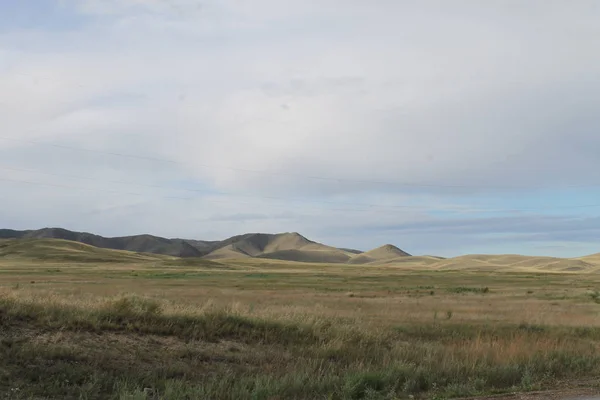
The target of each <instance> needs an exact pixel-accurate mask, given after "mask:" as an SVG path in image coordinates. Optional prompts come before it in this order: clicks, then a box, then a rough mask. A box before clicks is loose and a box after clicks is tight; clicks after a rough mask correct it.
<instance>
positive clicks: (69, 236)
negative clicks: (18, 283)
mask: <svg viewBox="0 0 600 400" xmlns="http://www.w3.org/2000/svg"><path fill="white" fill-rule="evenodd" d="M0 238H3V239H13V238H14V239H63V240H71V241H73V242H80V243H85V244H89V245H91V246H95V247H100V248H104V249H114V250H127V251H133V252H139V253H155V254H164V255H170V256H175V257H202V256H203V255H205V254H207V253H208V252H203V251H202V250H200V249H198V248H197V247H195V246H193V245H191V244H190V243H188V242H187V241H185V240H182V239H165V238H161V237H157V236H151V235H137V236H125V237H116V238H105V237H102V236H98V235H94V234H91V233H87V232H73V231H69V230H66V229H62V228H44V229H39V230H35V231H14V230H10V229H2V230H0ZM211 250H212V249H211Z"/></svg>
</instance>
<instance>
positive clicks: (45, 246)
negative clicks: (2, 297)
mask: <svg viewBox="0 0 600 400" xmlns="http://www.w3.org/2000/svg"><path fill="white" fill-rule="evenodd" d="M0 258H4V259H29V260H44V261H60V262H65V261H72V262H145V261H162V260H170V259H173V257H169V256H163V255H158V254H141V253H134V252H130V251H124V250H111V249H102V248H99V247H94V246H91V245H88V244H84V243H79V242H74V241H69V240H63V239H4V240H0Z"/></svg>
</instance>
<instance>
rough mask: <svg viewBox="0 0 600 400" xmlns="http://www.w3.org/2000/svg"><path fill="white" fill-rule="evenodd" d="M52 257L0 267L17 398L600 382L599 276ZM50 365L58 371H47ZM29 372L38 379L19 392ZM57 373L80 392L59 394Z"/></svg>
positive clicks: (488, 388) (440, 392)
mask: <svg viewBox="0 0 600 400" xmlns="http://www.w3.org/2000/svg"><path fill="white" fill-rule="evenodd" d="M37 249H38V250H39V248H37ZM84 250H85V249H84ZM36 251H37V250H36ZM44 251H46V250H44ZM53 251H57V252H58V253H53V254H54V256H55V257H54V256H53V257H51V258H50V259H48V260H46V261H43V260H40V259H39V258H38V257H37V256H36V257H34V258H28V257H27V256H26V255H25V254H20V255H19V256H18V257H17V256H14V257H3V258H0V322H2V321H4V322H2V323H3V324H4V325H3V326H4V328H5V329H4V330H3V332H2V333H0V352H3V353H2V354H0V355H4V356H5V357H4V358H3V360H4V361H3V362H4V364H2V363H1V362H0V370H2V368H5V370H6V371H9V372H8V374H9V376H10V377H11V379H13V380H15V379H16V380H17V381H20V382H21V384H20V386H19V387H20V388H21V389H22V390H24V388H25V386H23V385H29V387H30V390H29V391H28V392H27V393H26V394H27V395H34V396H35V395H39V391H42V390H43V391H46V392H47V393H46V395H48V393H53V396H54V397H51V398H66V397H69V396H71V397H73V398H79V397H81V396H83V395H82V393H87V394H85V396H83V398H115V399H117V398H142V397H135V396H138V395H139V393H140V391H141V390H142V389H143V388H144V387H146V386H151V387H152V388H153V390H156V391H158V392H159V393H161V394H162V395H163V396H165V397H166V398H170V399H184V398H203V397H202V396H204V398H223V399H229V398H232V399H233V398H236V399H237V398H241V399H243V398H256V399H270V398H302V399H305V398H306V399H309V398H310V399H312V398H335V399H345V398H365V399H367V398H368V399H394V398H402V397H405V396H408V395H409V394H412V395H416V396H419V395H421V396H424V397H432V396H436V397H437V398H445V397H452V396H466V395H474V394H480V393H486V392H494V391H506V390H529V389H536V388H537V389H539V388H544V387H549V386H552V385H557V384H558V382H560V381H559V380H560V379H565V378H572V377H577V378H578V379H579V378H580V377H588V378H589V377H594V376H598V373H600V369H599V368H598V366H599V365H600V304H598V302H597V300H598V297H597V296H598V295H597V290H599V289H600V275H596V274H593V273H589V272H588V271H586V272H585V273H575V272H573V271H566V272H565V271H561V272H560V273H556V272H548V271H546V272H543V271H542V270H541V269H539V268H538V269H536V268H533V267H531V266H530V265H529V264H527V266H526V267H518V268H517V267H514V268H513V267H511V268H500V269H494V268H485V269H482V270H479V271H471V270H469V268H470V267H469V268H466V269H464V270H453V269H446V268H437V267H436V268H432V267H431V265H432V263H433V265H435V264H438V263H439V264H444V265H447V262H448V260H436V259H433V258H416V259H413V260H412V263H411V261H406V262H403V263H399V264H395V263H393V262H392V263H390V264H385V265H368V266H353V265H340V264H330V265H327V264H325V265H324V264H303V263H293V262H281V261H275V260H261V259H252V258H249V259H239V260H227V261H224V262H222V263H200V262H198V263H196V261H193V260H192V261H190V260H177V259H173V258H164V259H161V258H145V257H146V256H143V255H142V256H140V257H139V258H132V257H133V256H132V255H130V254H128V255H126V257H124V258H123V259H122V262H115V260H114V259H113V255H114V254H112V253H111V254H107V253H103V256H104V257H107V260H111V261H110V262H108V261H107V262H97V261H90V259H89V257H88V256H87V255H86V254H81V248H77V249H72V250H69V249H68V248H66V249H65V247H64V246H58V248H54V249H53ZM65 251H66V252H67V253H68V257H66V258H64V259H63V260H61V259H60V257H59V256H60V254H63V253H61V252H65ZM84 253H85V251H84ZM74 254H77V255H78V256H79V257H81V259H80V260H79V261H77V260H75V259H74V258H73V257H72V256H73V255H74ZM404 259H406V260H410V259H411V257H405V258H404ZM530 260H531V259H530V258H522V257H520V256H495V257H490V256H474V257H472V259H470V258H467V259H466V261H465V263H467V264H468V263H475V264H485V265H496V266H499V265H504V267H506V265H509V266H513V265H516V264H523V261H527V262H528V261H530ZM453 262H456V259H455V260H454V261H453ZM536 262H537V261H536ZM543 262H548V259H544V260H543ZM425 263H427V264H429V265H430V266H429V267H427V268H425V267H423V264H425ZM469 265H471V264H469ZM194 327H196V328H194ZM17 337H22V338H24V339H23V340H24V341H23V342H19V341H16V342H15V340H17V339H15V338H17ZM4 342H7V343H11V345H10V346H11V347H2V346H3V345H1V343H4ZM103 349H104V350H103ZM105 349H112V350H110V351H108V352H107V351H106V350H105ZM166 349H168V351H165V350H166ZM0 358H2V357H0ZM11 360H12V361H11ZM49 360H50V361H49ZM57 360H58V361H57ZM50 362H51V363H54V364H52V365H55V364H56V363H58V364H56V365H59V366H60V368H59V367H56V368H58V369H57V370H56V371H54V370H50V372H48V369H47V368H46V367H44V365H47V364H44V363H50ZM20 363H22V365H21V364H20ZM40 363H42V364H40ZM26 366H30V367H31V366H36V368H37V367H39V368H42V369H43V367H44V368H46V375H45V376H47V379H45V380H42V382H41V383H37V384H32V383H31V381H27V380H23V379H25V378H23V376H25V377H27V376H29V375H27V374H26V373H25V372H24V369H23V368H25V367H26ZM165 368H166V369H165ZM113 370H114V371H119V374H121V375H122V376H126V377H128V378H127V379H128V381H127V382H123V381H122V380H120V378H118V377H117V376H116V375H114V376H113V375H111V373H109V372H108V371H113ZM52 371H54V372H52ZM57 374H63V375H64V374H67V375H69V376H71V378H70V379H69V381H72V380H73V379H75V380H80V381H81V382H80V383H78V384H77V385H66V386H65V385H64V384H61V385H58V386H56V385H55V381H54V380H53V379H57V378H56V377H57V376H58V375H57ZM90 374H91V375H92V376H97V377H98V379H100V377H101V378H102V381H103V382H104V381H106V382H108V383H110V385H109V384H108V383H107V384H100V383H94V382H96V381H93V382H92V381H89V380H88V379H87V378H85V376H88V375H90ZM121 375H119V376H121ZM211 377H213V378H215V377H216V380H214V379H213V378H211ZM2 382H3V381H2V378H1V376H0V388H2V387H3V386H2V385H3V384H2ZM27 382H29V383H27ZM78 382H79V381H78ZM219 382H221V383H219ZM225 384H227V385H229V386H227V388H225V387H224V386H223V385H225ZM4 387H5V386H4ZM86 388H87V389H86ZM86 390H88V392H85V391H86ZM23 393H25V391H24V392H23ZM167 394H168V396H167ZM86 396H87V397H86ZM111 396H112V397H111ZM127 396H134V397H127ZM169 396H170V397H169ZM194 396H196V397H194ZM198 396H200V397H198ZM24 398H27V397H24Z"/></svg>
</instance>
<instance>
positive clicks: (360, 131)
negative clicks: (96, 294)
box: [0, 0, 600, 256]
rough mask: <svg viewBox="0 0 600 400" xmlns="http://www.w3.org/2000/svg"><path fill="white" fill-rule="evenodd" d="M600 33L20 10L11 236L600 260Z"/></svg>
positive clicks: (178, 7) (8, 74)
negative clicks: (247, 242)
mask: <svg viewBox="0 0 600 400" xmlns="http://www.w3.org/2000/svg"><path fill="white" fill-rule="evenodd" d="M599 20H600V4H599V3H598V2H597V1H594V0H590V1H584V0H580V1H577V2H572V1H566V0H564V1H554V0H539V1H535V0H530V1H526V2H523V1H510V0H503V1H494V0H492V1H486V2H480V1H476V0H472V1H466V0H465V1H461V0H457V1H452V2H446V1H441V0H440V1H397V0H395V1H391V0H379V1H373V2H366V1H357V0H356V1H355V0H350V1H341V0H321V1H318V2H317V1H275V0H252V1H246V0H218V1H217V0H206V1H192V0H56V1H52V0H43V1H40V2H39V4H38V2H35V4H34V2H14V1H10V0H0V124H1V125H0V127H1V128H2V129H1V130H0V201H1V202H2V207H0V225H1V226H2V227H6V228H15V229H22V228H40V227H44V226H61V227H65V228H69V229H76V230H85V231H92V232H95V233H99V234H104V235H125V234H137V233H152V234H156V235H164V236H171V237H188V238H194V239H218V238H224V237H226V236H230V235H234V234H239V233H243V232H255V231H263V232H282V231H299V232H301V233H303V234H305V235H306V236H308V237H309V238H311V239H314V240H319V241H325V242H326V243H328V244H332V245H337V246H345V247H357V248H360V249H365V250H366V249H369V248H371V247H374V246H377V245H380V244H383V243H388V242H389V243H394V244H396V245H398V246H400V247H402V248H403V249H405V250H406V251H409V252H412V253H417V254H423V253H427V254H440V255H445V256H452V255H458V254H461V253H471V252H478V253H481V252H486V253H494V252H511V253H525V254H549V255H559V256H561V255H563V256H574V255H583V254H585V253H593V252H599V251H600V240H599V236H600V228H596V227H600V224H598V221H599V218H600V213H599V212H598V211H599V210H600V197H599V195H600V190H598V188H599V187H600V175H599V173H598V171H600V157H599V156H598V155H599V154H600V134H599V128H600V113H598V109H600V40H598V38H599V37H600V24H598V21H599ZM596 203H597V204H598V207H580V206H582V205H586V206H594V205H596Z"/></svg>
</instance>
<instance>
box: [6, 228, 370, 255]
mask: <svg viewBox="0 0 600 400" xmlns="http://www.w3.org/2000/svg"><path fill="white" fill-rule="evenodd" d="M0 239H62V240H70V241H74V242H79V243H84V244H88V245H91V246H95V247H99V248H103V249H113V250H126V251H133V252H138V253H154V254H162V255H169V256H174V257H190V258H191V257H195V258H198V257H204V258H206V259H225V258H246V257H263V258H272V259H280V260H287V261H304V260H310V261H311V262H339V263H344V262H346V261H348V260H349V259H350V258H351V257H353V256H355V255H356V254H359V253H360V252H359V251H358V250H351V249H338V248H335V247H331V246H326V245H324V244H321V243H317V242H314V241H311V240H309V239H307V238H305V237H304V236H302V235H300V234H299V233H296V232H291V233H290V232H288V233H281V234H266V233H247V234H243V235H237V236H233V237H230V238H228V239H225V240H216V241H205V240H187V239H167V238H162V237H158V236H152V235H136V236H124V237H112V238H107V237H103V236H99V235H94V234H91V233H86V232H73V231H70V230H67V229H62V228H44V229H39V230H26V231H16V230H11V229H0Z"/></svg>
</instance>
